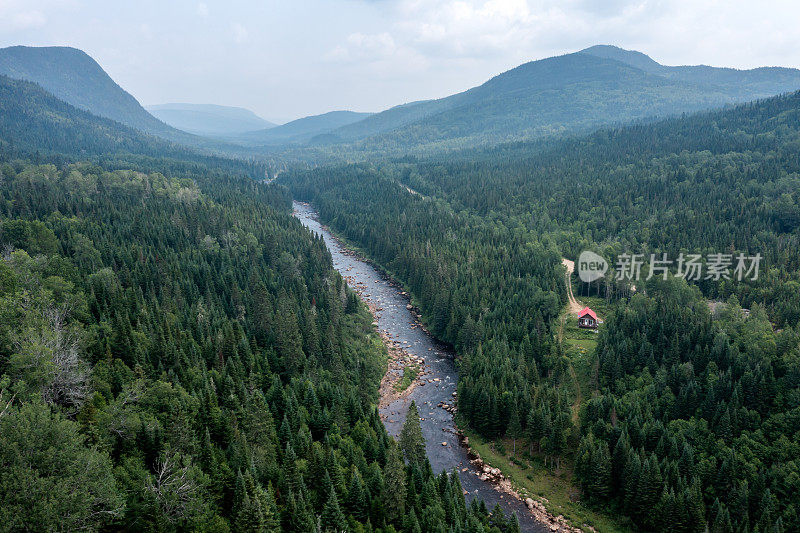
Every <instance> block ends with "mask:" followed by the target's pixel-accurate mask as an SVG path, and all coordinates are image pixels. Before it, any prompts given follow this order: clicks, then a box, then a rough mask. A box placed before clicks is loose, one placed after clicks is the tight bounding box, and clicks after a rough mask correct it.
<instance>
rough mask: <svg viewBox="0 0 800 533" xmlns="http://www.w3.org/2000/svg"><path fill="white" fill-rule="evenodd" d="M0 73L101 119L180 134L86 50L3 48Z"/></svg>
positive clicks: (153, 130) (172, 134)
mask: <svg viewBox="0 0 800 533" xmlns="http://www.w3.org/2000/svg"><path fill="white" fill-rule="evenodd" d="M0 74H4V75H6V76H8V77H10V78H16V79H24V80H28V81H32V82H34V83H38V84H39V85H41V86H42V87H43V88H44V89H45V90H47V91H48V92H51V93H52V94H53V95H55V96H57V97H58V98H60V99H62V100H64V101H65V102H67V103H69V104H72V105H73V106H75V107H77V108H79V109H84V110H86V111H89V112H91V113H93V114H95V115H98V116H100V117H105V118H110V119H112V120H115V121H117V122H120V123H122V124H125V125H128V126H131V127H133V128H136V129H139V130H142V131H145V132H148V133H154V134H157V135H162V136H169V137H180V132H177V131H175V130H174V129H173V128H171V127H170V126H167V125H166V124H164V123H163V122H161V121H160V120H158V119H157V118H155V117H154V116H152V115H151V114H150V113H148V112H147V111H146V110H145V109H144V108H143V107H142V106H141V105H139V102H137V101H136V99H135V98H134V97H133V96H131V95H130V94H129V93H127V92H126V91H125V90H124V89H122V87H120V86H119V85H117V83H116V82H115V81H114V80H113V79H111V77H110V76H109V75H108V74H107V73H106V72H105V71H104V70H103V69H102V67H100V65H98V64H97V62H96V61H95V60H94V59H92V58H91V57H89V56H88V55H87V54H86V53H85V52H83V51H82V50H78V49H76V48H69V47H62V46H47V47H30V46H11V47H8V48H2V49H0Z"/></svg>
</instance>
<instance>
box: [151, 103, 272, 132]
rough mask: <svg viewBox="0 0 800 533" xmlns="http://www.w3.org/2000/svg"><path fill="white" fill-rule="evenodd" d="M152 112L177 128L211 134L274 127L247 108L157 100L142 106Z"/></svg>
mask: <svg viewBox="0 0 800 533" xmlns="http://www.w3.org/2000/svg"><path fill="white" fill-rule="evenodd" d="M145 109H146V110H147V111H149V112H150V113H151V114H152V115H153V116H155V117H156V118H158V119H159V120H162V121H164V122H166V123H167V124H169V125H170V126H172V127H174V128H178V129H179V130H183V131H187V132H189V133H194V134H197V135H207V136H212V137H220V136H229V135H237V134H241V133H245V132H249V131H255V130H263V129H267V128H274V127H275V124H273V123H272V122H269V121H267V120H264V119H263V118H261V117H259V116H258V115H256V114H255V113H253V112H252V111H250V110H249V109H243V108H241V107H229V106H222V105H213V104H160V105H152V106H146V107H145Z"/></svg>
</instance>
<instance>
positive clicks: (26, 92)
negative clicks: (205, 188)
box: [0, 75, 196, 158]
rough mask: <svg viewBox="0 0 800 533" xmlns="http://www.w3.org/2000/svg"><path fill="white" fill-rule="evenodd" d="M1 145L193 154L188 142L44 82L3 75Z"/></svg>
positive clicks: (21, 149)
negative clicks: (100, 112) (142, 127)
mask: <svg viewBox="0 0 800 533" xmlns="http://www.w3.org/2000/svg"><path fill="white" fill-rule="evenodd" d="M0 151H2V152H11V153H13V154H25V153H33V152H39V153H45V154H46V153H55V154H68V155H76V156H89V155H107V154H112V153H120V152H128V153H134V154H140V155H154V156H155V155H158V156H168V157H184V158H187V157H191V156H194V155H196V154H194V153H193V152H191V151H190V150H189V149H187V148H184V147H183V146H180V145H177V144H174V143H171V142H169V141H166V140H164V139H161V138H158V137H155V136H152V135H148V134H145V133H142V132H140V131H138V130H136V129H134V128H131V127H129V126H125V125H123V124H120V123H118V122H115V121H113V120H110V119H107V118H103V117H98V116H95V115H93V114H91V113H89V112H88V111H85V110H82V109H78V108H76V107H74V106H72V105H70V104H68V103H66V102H64V101H63V100H60V99H58V98H56V97H55V96H53V95H52V94H50V93H48V92H47V91H45V90H44V89H42V87H41V86H39V85H37V84H35V83H33V82H29V81H25V80H17V79H12V78H9V77H7V76H2V75H0Z"/></svg>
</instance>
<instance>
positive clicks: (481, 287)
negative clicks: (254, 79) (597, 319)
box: [282, 93, 800, 531]
mask: <svg viewBox="0 0 800 533" xmlns="http://www.w3.org/2000/svg"><path fill="white" fill-rule="evenodd" d="M799 114H800V93H793V94H790V95H786V96H781V97H776V98H773V99H768V100H764V101H760V102H755V103H752V104H746V105H743V106H740V107H736V108H733V109H728V110H724V111H719V112H713V113H706V114H701V115H696V116H692V117H683V118H679V119H673V120H668V121H664V122H659V123H655V124H642V125H634V126H629V127H626V128H619V129H611V130H603V131H600V132H597V133H595V134H592V135H590V136H587V137H580V138H575V139H567V140H560V141H549V142H538V143H531V144H524V143H523V144H514V145H505V146H500V147H497V148H492V149H487V150H483V151H474V150H473V151H470V152H465V153H464V154H461V155H460V156H453V157H450V156H448V157H447V158H444V157H441V158H433V159H431V160H424V161H416V160H413V159H409V158H406V159H403V160H396V161H391V162H386V163H381V164H373V165H366V164H362V165H351V166H341V167H336V168H330V167H329V168H322V169H317V170H313V171H306V172H295V173H293V174H289V175H287V176H286V177H284V178H282V180H283V182H284V183H286V184H287V185H288V186H289V187H290V188H291V190H292V191H293V194H295V195H297V196H299V197H300V198H302V199H304V200H308V201H311V202H313V203H314V205H315V206H316V207H317V208H318V209H319V212H320V215H321V217H322V219H323V221H325V222H326V223H328V224H329V225H330V226H331V227H332V228H334V229H335V230H336V231H338V232H339V233H340V234H341V235H342V236H343V237H345V238H346V239H348V240H349V241H351V242H352V243H354V244H355V245H356V246H358V247H360V248H362V249H363V250H364V251H365V252H366V253H367V254H368V255H370V257H373V258H374V259H375V260H376V261H378V262H379V263H380V264H381V265H383V266H384V267H385V268H386V269H387V270H388V271H389V272H391V273H392V274H393V275H394V276H396V277H397V278H398V279H399V280H401V281H402V282H403V283H404V284H406V285H407V287H408V289H409V290H410V291H411V292H412V294H413V295H414V299H415V301H416V302H417V303H418V304H419V306H420V308H421V309H422V311H423V316H424V319H425V321H426V323H427V324H428V325H429V326H430V328H431V331H432V332H433V333H434V334H435V335H436V336H437V337H439V338H440V339H442V340H445V341H447V342H450V343H451V344H453V345H454V347H455V349H456V351H457V353H458V354H459V357H460V378H459V379H460V383H459V412H460V414H461V416H462V418H463V421H464V422H465V423H467V424H469V425H470V426H471V427H472V428H473V429H475V430H476V431H478V432H479V433H480V434H482V435H483V436H485V437H489V438H498V437H502V436H506V437H514V438H517V437H519V436H526V437H527V438H528V439H529V441H530V442H531V444H532V445H533V447H534V448H536V449H538V450H539V451H540V453H542V454H543V455H544V458H545V461H550V462H554V463H555V464H556V465H557V464H558V462H559V460H560V459H561V458H563V457H571V458H573V459H574V460H575V466H576V478H577V479H578V481H579V482H580V483H581V486H582V489H583V491H584V496H585V498H586V499H587V501H593V502H596V504H597V505H598V506H600V507H604V508H606V509H608V510H610V511H611V510H613V511H614V512H619V511H621V512H622V513H624V514H627V515H628V516H630V518H631V520H632V521H633V523H634V524H635V525H637V526H638V527H641V528H643V529H659V528H661V529H663V528H667V529H672V530H700V531H702V530H703V529H704V528H705V527H706V526H708V527H711V528H713V529H714V530H715V531H781V530H787V531H788V530H795V529H798V528H800V517H798V514H797V506H798V505H799V504H800V502H798V500H797V494H799V493H800V492H798V485H797V479H798V476H799V475H800V473H799V472H798V466H800V465H798V464H797V457H798V450H797V448H796V444H795V443H796V442H798V440H800V427H799V426H798V425H797V417H798V412H800V380H799V379H798V374H797V370H798V362H799V361H800V359H798V357H799V355H800V352H799V351H798V344H800V342H799V340H798V338H797V336H796V334H795V333H794V331H795V330H796V329H797V327H798V322H799V321H800V265H799V264H798V257H800V253H799V252H800V246H798V244H800V243H798V238H800V234H799V232H800V211H799V210H798V209H799V208H798V205H800V196H798V195H799V194H800V178H798V173H800V159H798V153H800V150H798V149H799V148H800V120H798V118H799V117H798V115H799ZM585 249H593V250H596V251H598V252H600V253H601V254H602V255H604V256H605V257H606V258H607V259H609V260H610V262H612V263H613V261H614V260H615V259H616V258H617V257H618V255H619V254H622V253H625V252H627V253H641V254H644V256H645V257H649V255H650V254H651V253H653V254H659V255H660V254H661V253H668V254H669V255H670V256H671V257H676V256H677V255H678V254H679V253H682V252H683V253H697V254H701V255H703V256H704V257H705V256H706V254H708V253H712V252H720V253H729V254H735V253H743V254H748V255H754V254H756V253H760V254H762V256H763V258H764V260H763V262H762V264H761V272H760V275H759V277H758V279H757V280H746V281H742V282H738V281H735V280H727V279H724V278H723V279H720V280H713V279H701V280H699V281H698V282H696V283H688V282H686V281H683V280H681V281H680V282H678V281H675V280H674V279H672V278H671V281H670V282H669V283H667V282H665V283H664V284H657V283H655V282H649V283H647V284H646V285H640V286H639V287H638V291H637V290H635V288H634V287H632V286H631V285H632V284H631V282H630V281H625V282H618V281H616V280H614V279H608V278H606V279H605V280H604V281H602V282H600V283H595V284H593V286H586V285H581V284H578V286H577V287H576V290H577V291H578V292H579V294H584V295H586V294H592V295H600V296H602V297H603V298H605V299H606V300H607V304H606V305H608V306H609V308H610V309H612V310H613V309H616V311H613V312H611V313H610V316H607V317H606V318H607V321H606V324H605V325H604V326H603V328H602V330H601V333H600V336H599V343H598V345H597V349H596V351H595V353H594V357H595V360H594V364H593V368H594V371H593V374H592V376H591V382H592V384H593V385H592V386H593V393H592V396H593V397H592V398H591V399H589V400H588V401H585V402H584V403H583V405H582V407H581V411H580V416H579V418H578V419H577V420H572V419H571V416H570V415H571V412H570V405H571V404H572V402H573V401H574V400H575V398H574V395H573V394H572V393H570V392H569V391H568V390H567V387H565V386H564V384H565V381H566V380H565V373H566V372H567V370H568V368H569V363H570V361H569V350H568V347H567V346H566V345H565V344H564V343H562V342H559V336H558V335H557V331H556V329H557V324H556V322H557V321H556V318H557V317H558V316H559V315H560V314H561V308H562V305H563V304H564V303H565V294H564V288H563V279H564V278H563V274H564V270H563V269H562V267H561V266H560V264H559V263H560V258H561V256H562V255H563V256H565V257H570V258H573V259H574V258H576V256H577V255H578V253H579V252H580V251H581V250H585ZM643 272H644V274H645V277H646V275H647V271H646V269H645V270H644V271H643ZM673 273H674V272H673ZM651 281H652V280H651ZM672 281H675V282H674V283H672ZM709 300H713V301H717V302H725V301H727V302H728V304H727V305H719V306H717V308H718V309H725V310H724V311H721V312H716V313H715V314H714V315H713V318H712V313H711V311H710V310H709V306H708V305H707V303H706V302H707V301H709ZM741 308H746V311H742V310H741ZM743 317H746V319H745V318H743ZM744 502H746V505H744ZM652 509H659V510H663V512H664V513H668V514H667V515H665V516H669V517H670V518H671V520H670V521H664V520H658V523H656V522H654V520H655V518H654V517H656V515H654V514H653V513H651V512H650V511H651V510H652ZM661 516H662V515H658V517H661ZM672 518H674V520H672Z"/></svg>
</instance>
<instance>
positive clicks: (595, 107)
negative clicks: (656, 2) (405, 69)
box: [331, 46, 800, 148]
mask: <svg viewBox="0 0 800 533" xmlns="http://www.w3.org/2000/svg"><path fill="white" fill-rule="evenodd" d="M798 88H800V71H798V70H796V69H787V68H759V69H753V70H736V69H727V68H715V67H707V66H692V67H668V66H663V65H660V64H658V63H657V62H655V61H654V60H652V59H651V58H649V57H648V56H647V55H645V54H642V53H640V52H633V51H628V50H623V49H621V48H617V47H610V46H596V47H592V48H588V49H586V50H583V51H581V52H576V53H572V54H566V55H563V56H558V57H551V58H547V59H542V60H538V61H532V62H529V63H525V64H523V65H520V66H519V67H517V68H514V69H512V70H509V71H508V72H505V73H503V74H500V75H498V76H496V77H494V78H492V79H490V80H489V81H487V82H486V83H484V84H483V85H480V86H478V87H474V88H472V89H470V90H468V91H465V92H462V93H458V94H455V95H452V96H448V97H446V98H442V99H438V100H429V101H421V102H412V103H410V104H406V105H403V106H398V107H394V108H391V109H388V110H386V111H384V112H381V113H377V114H375V115H372V116H370V117H367V118H366V119H364V120H362V121H359V122H356V123H354V124H350V125H347V126H344V127H341V128H338V129H336V130H334V131H333V132H331V133H332V134H333V135H335V136H336V137H338V138H339V139H340V140H341V141H343V142H353V141H363V140H365V139H366V141H364V144H371V145H373V146H380V147H385V148H392V147H395V148H404V147H412V146H417V147H419V146H428V147H437V146H440V147H459V146H471V145H475V144H480V143H487V144H488V143H497V142H503V141H510V140H519V139H526V138H537V137H544V136H550V135H553V134H561V133H572V132H580V131H587V130H590V129H593V128H596V127H599V126H602V125H607V124H614V123H623V122H630V121H634V120H640V119H651V118H654V117H662V116H669V115H675V114H680V113H687V112H695V111H700V110H705V109H711V108H716V107H722V106H725V105H727V104H733V103H738V102H743V101H749V100H754V99H758V98H763V97H767V96H773V95H776V94H779V93H783V92H788V91H792V90H796V89H798Z"/></svg>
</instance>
